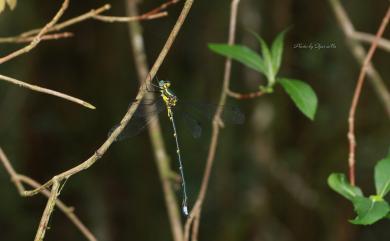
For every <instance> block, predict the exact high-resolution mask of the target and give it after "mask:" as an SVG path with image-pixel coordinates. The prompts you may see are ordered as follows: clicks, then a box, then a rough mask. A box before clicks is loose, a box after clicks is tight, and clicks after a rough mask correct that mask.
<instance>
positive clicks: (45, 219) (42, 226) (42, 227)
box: [34, 177, 60, 241]
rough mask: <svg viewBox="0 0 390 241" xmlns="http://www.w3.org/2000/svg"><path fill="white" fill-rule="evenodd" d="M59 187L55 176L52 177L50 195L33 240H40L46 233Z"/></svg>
mask: <svg viewBox="0 0 390 241" xmlns="http://www.w3.org/2000/svg"><path fill="white" fill-rule="evenodd" d="M59 188H60V182H59V181H58V180H57V178H56V177H54V178H53V186H52V188H51V193H50V197H49V199H48V200H47V204H46V207H45V210H44V211H43V214H42V218H41V221H40V222H39V226H38V230H37V233H36V235H35V239H34V241H42V240H43V238H44V237H45V233H46V230H47V228H48V223H49V220H50V217H51V214H52V213H53V210H54V206H55V204H56V200H57V197H58V195H59V194H60V191H59Z"/></svg>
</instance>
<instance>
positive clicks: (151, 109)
mask: <svg viewBox="0 0 390 241" xmlns="http://www.w3.org/2000/svg"><path fill="white" fill-rule="evenodd" d="M164 108H165V104H164V101H163V100H162V99H161V98H157V99H156V100H149V99H145V100H142V102H141V103H140V104H139V106H138V108H137V110H136V111H135V112H134V115H133V117H132V118H131V119H130V121H129V123H128V124H127V126H126V127H125V129H124V130H123V131H122V133H121V134H120V135H119V136H118V137H117V139H116V140H115V141H122V140H125V139H128V138H131V137H134V136H136V135H138V134H139V133H140V132H141V131H142V130H144V129H145V127H146V126H147V125H148V124H149V123H150V122H151V121H153V119H155V117H156V116H157V115H158V114H159V113H160V112H161V111H162V110H164ZM118 126H119V125H115V126H114V127H113V128H111V130H110V131H109V133H108V135H110V134H111V133H112V132H113V131H114V130H115V129H116V128H117V127H118Z"/></svg>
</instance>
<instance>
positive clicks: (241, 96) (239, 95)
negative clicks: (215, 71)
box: [226, 89, 267, 100]
mask: <svg viewBox="0 0 390 241" xmlns="http://www.w3.org/2000/svg"><path fill="white" fill-rule="evenodd" d="M266 93H267V92H265V91H262V90H259V91H256V92H251V93H237V92H234V91H232V90H230V89H228V90H226V94H227V95H228V96H230V97H232V98H234V99H238V100H244V99H253V98H257V97H260V96H262V95H264V94H266Z"/></svg>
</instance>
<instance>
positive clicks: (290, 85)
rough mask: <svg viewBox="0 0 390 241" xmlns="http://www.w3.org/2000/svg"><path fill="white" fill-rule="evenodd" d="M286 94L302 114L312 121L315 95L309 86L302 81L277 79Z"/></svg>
mask: <svg viewBox="0 0 390 241" xmlns="http://www.w3.org/2000/svg"><path fill="white" fill-rule="evenodd" d="M278 82H279V83H280V84H281V85H282V87H283V88H284V90H285V91H286V92H287V94H288V95H289V96H290V97H291V99H292V100H293V101H294V103H295V105H296V106H297V107H298V109H299V110H300V111H302V113H303V114H304V115H305V116H307V117H308V118H309V119H311V120H313V119H314V116H315V114H316V110H317V102H318V100H317V95H316V93H315V92H314V90H313V89H312V88H311V87H310V85H308V84H306V83H305V82H303V81H300V80H295V79H287V78H278Z"/></svg>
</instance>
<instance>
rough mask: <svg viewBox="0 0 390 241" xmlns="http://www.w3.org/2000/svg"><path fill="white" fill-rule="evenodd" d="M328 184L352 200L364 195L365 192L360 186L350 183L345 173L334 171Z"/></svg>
mask: <svg viewBox="0 0 390 241" xmlns="http://www.w3.org/2000/svg"><path fill="white" fill-rule="evenodd" d="M328 185H329V186H330V187H331V188H332V189H333V190H334V191H335V192H337V193H339V194H340V195H342V196H343V197H345V198H347V199H349V200H352V199H353V198H355V197H362V196H363V193H362V191H361V190H360V188H359V187H356V186H352V185H351V184H349V183H348V181H347V178H346V177H345V175H344V174H343V173H332V174H330V175H329V177H328Z"/></svg>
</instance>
